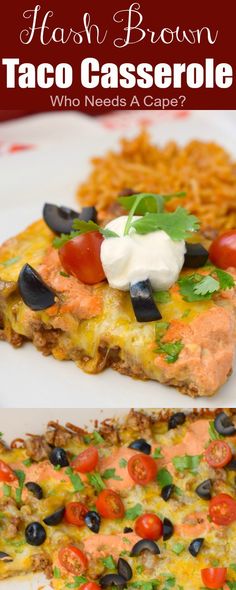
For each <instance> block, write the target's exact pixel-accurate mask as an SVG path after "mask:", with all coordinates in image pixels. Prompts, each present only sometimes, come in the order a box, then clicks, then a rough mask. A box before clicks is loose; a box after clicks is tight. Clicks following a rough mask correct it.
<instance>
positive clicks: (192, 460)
mask: <svg viewBox="0 0 236 590" xmlns="http://www.w3.org/2000/svg"><path fill="white" fill-rule="evenodd" d="M201 458H202V455H183V456H181V457H174V458H173V459H172V463H173V465H174V466H175V469H177V471H185V470H189V471H192V472H194V471H196V469H197V467H198V466H199V463H200V461H201Z"/></svg>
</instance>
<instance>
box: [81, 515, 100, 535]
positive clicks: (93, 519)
mask: <svg viewBox="0 0 236 590" xmlns="http://www.w3.org/2000/svg"><path fill="white" fill-rule="evenodd" d="M84 522H85V524H86V525H87V527H88V528H89V529H90V531H92V532H93V533H99V529H100V525H101V516H100V514H98V512H96V511H95V510H89V512H87V514H86V515H85V517H84Z"/></svg>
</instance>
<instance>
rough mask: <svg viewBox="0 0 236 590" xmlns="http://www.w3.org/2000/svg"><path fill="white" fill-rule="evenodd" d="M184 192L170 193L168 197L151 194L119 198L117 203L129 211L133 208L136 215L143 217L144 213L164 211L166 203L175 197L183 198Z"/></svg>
mask: <svg viewBox="0 0 236 590" xmlns="http://www.w3.org/2000/svg"><path fill="white" fill-rule="evenodd" d="M185 196H186V193H185V192H180V193H171V194H169V195H155V194H153V193H139V194H136V195H129V196H127V197H119V198H118V202H119V203H120V204H121V205H122V207H124V209H127V211H130V210H131V209H133V207H134V205H135V204H136V207H135V213H136V215H145V213H160V212H161V211H163V210H164V206H165V203H168V201H170V200H171V199H173V198H175V197H185ZM137 201H138V203H137Z"/></svg>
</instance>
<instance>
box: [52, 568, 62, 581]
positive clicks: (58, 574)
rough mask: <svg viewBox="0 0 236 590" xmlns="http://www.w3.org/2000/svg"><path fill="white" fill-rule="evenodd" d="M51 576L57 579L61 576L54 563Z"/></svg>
mask: <svg viewBox="0 0 236 590" xmlns="http://www.w3.org/2000/svg"><path fill="white" fill-rule="evenodd" d="M53 577H54V578H57V579H58V578H60V577H61V570H60V569H59V567H57V566H56V565H55V567H54V569H53Z"/></svg>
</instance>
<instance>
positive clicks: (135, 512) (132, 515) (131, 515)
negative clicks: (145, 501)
mask: <svg viewBox="0 0 236 590" xmlns="http://www.w3.org/2000/svg"><path fill="white" fill-rule="evenodd" d="M142 512H143V507H142V504H135V506H132V508H128V510H126V513H125V517H126V518H127V519H128V520H135V519H136V518H137V517H138V516H140V514H142Z"/></svg>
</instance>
